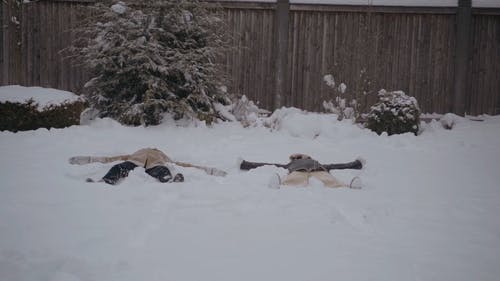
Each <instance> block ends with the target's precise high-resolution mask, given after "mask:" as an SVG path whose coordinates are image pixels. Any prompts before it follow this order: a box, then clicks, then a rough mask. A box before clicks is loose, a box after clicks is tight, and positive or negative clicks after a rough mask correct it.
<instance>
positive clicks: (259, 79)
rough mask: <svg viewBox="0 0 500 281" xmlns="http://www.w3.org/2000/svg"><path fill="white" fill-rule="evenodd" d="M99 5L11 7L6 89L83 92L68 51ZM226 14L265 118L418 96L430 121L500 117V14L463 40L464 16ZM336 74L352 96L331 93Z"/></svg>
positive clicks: (238, 8)
mask: <svg viewBox="0 0 500 281" xmlns="http://www.w3.org/2000/svg"><path fill="white" fill-rule="evenodd" d="M89 1H90V0H89ZM89 1H84V0H80V1H68V0H65V1H62V0H60V1H37V2H30V3H25V4H22V5H18V6H16V4H15V2H19V1H13V0H11V1H8V3H7V4H3V6H2V12H1V13H0V14H1V15H2V19H3V27H4V28H2V34H0V37H2V38H3V41H2V42H3V44H2V45H1V47H0V48H2V49H1V50H0V53H2V56H0V57H1V61H0V62H1V70H0V74H1V79H0V81H1V83H2V84H4V85H5V84H22V85H26V86H32V85H39V86H44V87H53V88H59V89H67V90H71V91H74V92H79V90H80V88H81V86H82V85H83V83H84V82H85V81H86V79H88V77H87V75H86V73H85V72H84V71H82V69H81V68H78V67H74V66H72V65H71V62H70V61H69V60H67V59H64V58H63V57H61V55H60V54H59V52H58V51H59V50H60V49H62V48H63V47H65V46H67V45H68V44H69V42H70V41H71V39H72V34H71V32H69V31H68V30H69V28H70V27H71V26H74V25H75V24H77V20H78V19H77V18H76V12H75V11H76V8H77V5H78V4H82V3H84V2H89ZM460 1H461V2H467V1H462V0H460ZM21 2H22V1H21ZM90 2H93V1H90ZM469 4H470V1H469ZM222 6H223V7H224V19H225V20H226V22H227V24H228V27H229V34H230V35H231V38H233V43H234V45H235V47H236V48H234V50H233V51H231V52H228V54H227V55H226V57H225V58H224V61H223V62H222V63H223V65H225V67H226V71H227V73H228V77H229V78H230V81H231V83H230V91H231V92H233V93H235V94H239V95H243V94H244V95H246V96H247V97H249V98H250V99H253V100H255V101H258V102H259V103H260V105H261V106H262V107H264V108H267V109H273V108H275V107H277V106H281V105H285V106H295V107H299V108H303V109H306V110H311V111H323V105H322V104H323V101H328V100H332V99H335V97H336V96H342V97H345V98H347V99H353V98H355V99H356V100H357V101H358V102H359V103H360V104H361V106H362V107H364V108H366V107H367V106H369V105H370V104H372V103H373V102H374V101H375V100H376V98H377V97H376V92H377V91H378V90H379V89H381V88H385V89H387V90H403V91H405V92H406V93H407V94H409V95H412V96H415V97H416V98H417V99H418V101H419V103H420V106H421V108H422V110H423V111H424V112H437V113H445V112H457V113H463V112H466V113H468V114H473V115H476V114H482V113H487V114H500V63H499V62H500V9H471V8H470V7H469V8H467V9H466V10H465V11H466V12H467V11H469V15H470V24H467V25H466V27H467V28H469V31H467V29H465V32H463V30H462V28H463V27H462V25H460V24H459V23H460V22H461V21H462V20H461V15H460V14H459V13H458V11H459V10H460V8H442V7H441V8H432V7H429V8H421V7H420V8H418V7H375V6H339V5H294V4H289V3H288V1H282V0H279V1H278V3H245V2H222ZM13 16H16V18H17V19H18V22H19V24H18V23H16V21H15V20H12V17H13ZM459 21H460V22H459ZM461 31H462V33H460V32H461ZM464 34H465V35H466V36H465V37H463V36H464ZM457 36H459V37H460V36H462V37H460V38H468V39H466V42H464V40H457V38H459V37H457ZM464 54H465V55H464ZM460 59H462V62H460V61H461V60H460ZM464 59H465V60H464ZM326 74H331V75H332V76H333V77H334V78H335V82H336V86H337V87H338V86H339V85H340V83H345V85H346V86H347V90H346V92H345V93H341V92H340V91H339V90H338V88H337V87H336V89H333V88H331V87H328V86H327V85H326V83H325V82H324V81H323V77H324V76H325V75H326ZM457 77H458V78H460V79H458V78H457ZM460 103H461V104H460Z"/></svg>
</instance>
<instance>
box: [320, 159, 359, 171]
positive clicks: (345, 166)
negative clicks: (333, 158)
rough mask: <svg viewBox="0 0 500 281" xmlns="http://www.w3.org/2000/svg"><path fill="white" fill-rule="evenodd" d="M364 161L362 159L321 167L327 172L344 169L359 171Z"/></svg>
mask: <svg viewBox="0 0 500 281" xmlns="http://www.w3.org/2000/svg"><path fill="white" fill-rule="evenodd" d="M363 162H364V160H362V159H356V160H355V161H352V162H349V163H339V164H326V165H325V164H323V165H322V166H323V167H325V168H326V169H327V170H328V171H330V170H344V169H355V170H361V169H362V168H363V166H364V163H363Z"/></svg>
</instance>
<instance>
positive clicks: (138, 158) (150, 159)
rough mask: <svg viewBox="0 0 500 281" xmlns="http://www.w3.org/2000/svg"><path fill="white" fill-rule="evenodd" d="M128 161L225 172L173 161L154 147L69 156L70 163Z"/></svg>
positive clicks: (222, 173) (223, 173)
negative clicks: (116, 153) (106, 153)
mask: <svg viewBox="0 0 500 281" xmlns="http://www.w3.org/2000/svg"><path fill="white" fill-rule="evenodd" d="M118 160H121V161H130V162H132V163H134V164H136V165H138V166H140V167H144V168H145V169H149V168H152V167H155V166H160V165H165V164H167V163H173V164H176V165H178V166H181V167H191V168H197V169H201V170H204V171H205V172H206V173H207V174H209V175H214V176H225V175H226V174H227V173H226V172H225V171H222V170H219V169H217V168H211V167H203V166H198V165H193V164H190V163H183V162H178V161H173V160H172V159H170V158H169V157H168V156H167V155H165V153H163V152H162V151H160V150H159V149H156V148H143V149H139V150H137V151H136V152H134V153H132V154H125V155H117V156H104V157H99V156H73V157H71V158H69V163H70V164H76V165H85V164H89V163H93V162H100V163H111V162H115V161H118Z"/></svg>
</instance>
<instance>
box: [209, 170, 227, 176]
mask: <svg viewBox="0 0 500 281" xmlns="http://www.w3.org/2000/svg"><path fill="white" fill-rule="evenodd" d="M205 172H207V174H209V175H212V176H218V177H225V176H226V175H227V173H226V172H224V171H222V170H219V169H217V168H206V169H205Z"/></svg>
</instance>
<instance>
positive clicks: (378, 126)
mask: <svg viewBox="0 0 500 281" xmlns="http://www.w3.org/2000/svg"><path fill="white" fill-rule="evenodd" d="M366 117H367V121H366V124H365V126H366V127H367V128H369V129H370V130H372V131H374V132H376V133H377V134H379V135H380V134H382V133H383V132H387V134H389V135H393V134H403V133H408V132H411V133H414V134H415V135H417V133H418V130H419V126H420V109H419V107H418V103H417V100H416V99H415V98H414V97H409V96H407V95H406V94H405V93H403V92H402V91H395V92H387V91H385V90H380V92H379V101H378V102H377V103H376V104H375V105H373V106H372V107H371V109H370V112H369V113H368V115H367V116H366Z"/></svg>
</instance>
